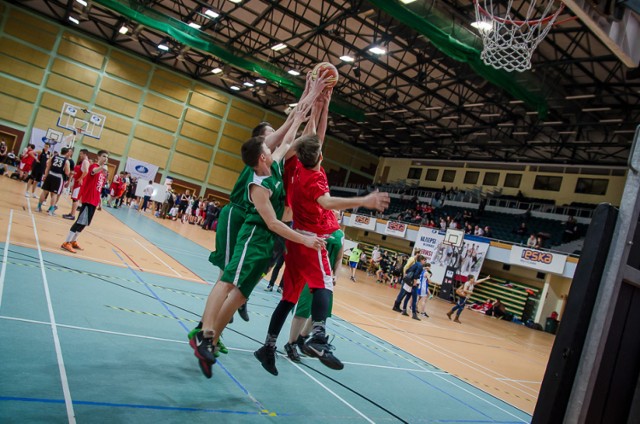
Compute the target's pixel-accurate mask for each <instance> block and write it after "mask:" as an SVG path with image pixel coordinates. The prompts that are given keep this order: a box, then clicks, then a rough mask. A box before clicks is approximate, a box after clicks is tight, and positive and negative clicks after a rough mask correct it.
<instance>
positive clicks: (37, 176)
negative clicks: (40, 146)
mask: <svg viewBox="0 0 640 424" xmlns="http://www.w3.org/2000/svg"><path fill="white" fill-rule="evenodd" d="M43 175H44V171H43V170H42V169H39V168H38V169H35V168H34V169H32V170H31V173H30V174H29V176H28V177H27V180H33V181H36V182H38V183H39V182H40V181H42V176H43Z"/></svg>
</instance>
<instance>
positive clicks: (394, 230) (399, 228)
mask: <svg viewBox="0 0 640 424" xmlns="http://www.w3.org/2000/svg"><path fill="white" fill-rule="evenodd" d="M384 233H385V234H387V235H389V236H394V237H404V235H405V234H406V233H407V224H403V223H402V222H396V221H387V226H386V227H385V229H384Z"/></svg>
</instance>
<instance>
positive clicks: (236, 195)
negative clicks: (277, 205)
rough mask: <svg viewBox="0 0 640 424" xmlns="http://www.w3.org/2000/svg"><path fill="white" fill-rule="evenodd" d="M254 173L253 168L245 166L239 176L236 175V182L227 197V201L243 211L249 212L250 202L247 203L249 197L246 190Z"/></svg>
mask: <svg viewBox="0 0 640 424" xmlns="http://www.w3.org/2000/svg"><path fill="white" fill-rule="evenodd" d="M254 175H255V172H254V171H253V168H250V167H248V166H245V167H244V169H243V170H242V172H240V175H238V180H237V181H236V184H235V185H234V186H233V190H231V194H230V195H229V200H230V201H231V203H233V204H234V205H236V206H239V207H240V208H241V209H243V210H245V211H246V210H249V208H250V207H251V202H249V197H248V195H247V190H248V187H249V183H250V182H251V181H252V180H253V177H254Z"/></svg>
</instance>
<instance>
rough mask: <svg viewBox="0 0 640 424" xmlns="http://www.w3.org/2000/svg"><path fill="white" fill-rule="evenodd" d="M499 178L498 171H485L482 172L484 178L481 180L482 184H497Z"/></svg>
mask: <svg viewBox="0 0 640 424" xmlns="http://www.w3.org/2000/svg"><path fill="white" fill-rule="evenodd" d="M499 178H500V173H499V172H487V173H486V174H484V179H483V180H482V185H486V186H497V185H498V179H499Z"/></svg>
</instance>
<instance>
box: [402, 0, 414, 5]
mask: <svg viewBox="0 0 640 424" xmlns="http://www.w3.org/2000/svg"><path fill="white" fill-rule="evenodd" d="M400 1H401V2H402V3H404V4H409V3H413V2H414V1H416V0H400Z"/></svg>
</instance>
